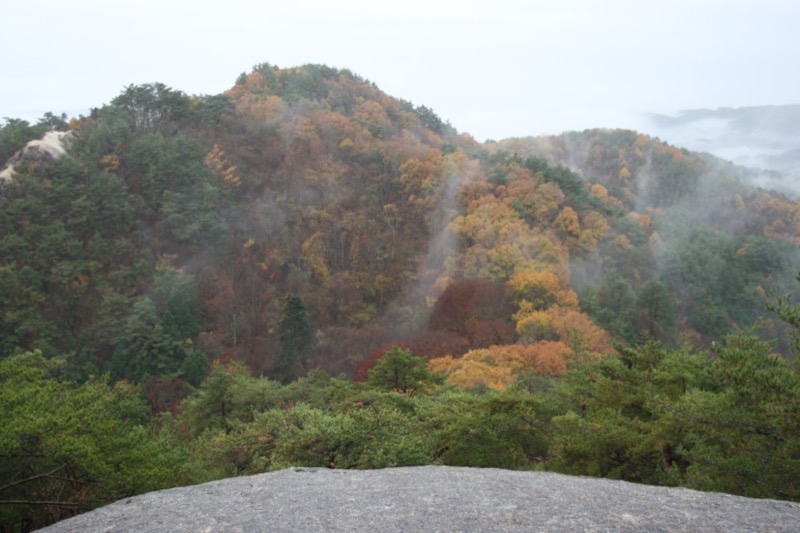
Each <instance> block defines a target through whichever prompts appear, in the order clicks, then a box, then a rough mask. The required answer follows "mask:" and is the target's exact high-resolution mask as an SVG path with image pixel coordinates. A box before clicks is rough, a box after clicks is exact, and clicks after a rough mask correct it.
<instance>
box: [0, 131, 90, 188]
mask: <svg viewBox="0 0 800 533" xmlns="http://www.w3.org/2000/svg"><path fill="white" fill-rule="evenodd" d="M76 137H77V134H76V133H75V132H74V131H49V132H47V133H45V134H44V137H42V138H41V139H39V140H35V141H30V142H29V143H28V144H26V145H25V146H24V147H23V148H22V149H21V150H19V151H18V152H17V153H15V154H14V155H13V156H11V159H9V160H8V161H7V162H6V165H5V168H3V169H2V172H0V184H2V183H3V182H5V181H11V180H12V179H13V178H14V166H15V165H17V164H18V163H19V162H20V161H54V160H56V159H58V158H59V157H61V156H62V155H64V154H65V153H67V150H68V149H69V147H70V146H72V143H73V142H74V141H75V139H76Z"/></svg>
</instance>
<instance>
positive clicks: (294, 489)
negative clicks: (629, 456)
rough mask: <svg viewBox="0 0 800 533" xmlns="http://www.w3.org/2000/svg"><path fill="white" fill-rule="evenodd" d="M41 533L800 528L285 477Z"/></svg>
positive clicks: (533, 488)
mask: <svg viewBox="0 0 800 533" xmlns="http://www.w3.org/2000/svg"><path fill="white" fill-rule="evenodd" d="M40 531H44V532H47V533H67V532H70V533H72V532H75V533H77V532H81V533H100V532H104V533H111V532H114V533H125V532H131V533H133V532H136V533H145V532H153V533H155V532H159V533H161V532H165V531H169V532H173V533H178V532H191V533H199V532H215V533H216V532H230V533H233V532H241V533H249V532H257V531H269V532H277V531H302V532H306V533H312V532H322V531H325V532H361V531H369V532H374V531H380V532H383V533H390V532H400V531H402V532H406V531H430V532H445V531H484V532H511V531H526V532H527V531H631V532H633V531H637V532H639V531H648V532H652V531H706V532H710V531H720V532H723V531H724V532H735V531H786V532H789V531H791V532H797V531H800V504H795V503H789V502H783V501H776V500H757V499H751V498H744V497H739V496H731V495H727V494H718V493H705V492H697V491H693V490H687V489H676V488H665V487H651V486H646V485H638V484H633V483H626V482H623V481H612V480H602V479H593V478H586V477H574V476H565V475H561V474H555V473H549V472H517V471H509V470H497V469H474V468H455V467H442V466H424V467H408V468H392V469H385V470H328V469H315V468H290V469H286V470H281V471H277V472H271V473H267V474H260V475H255V476H249V477H238V478H231V479H224V480H221V481H215V482H212V483H206V484H203V485H196V486H190V487H180V488H175V489H169V490H163V491H158V492H151V493H148V494H143V495H140V496H136V497H133V498H129V499H125V500H121V501H118V502H116V503H113V504H111V505H108V506H106V507H102V508H100V509H97V510H95V511H92V512H90V513H86V514H83V515H80V516H77V517H74V518H70V519H68V520H64V521H62V522H59V523H57V524H54V525H52V526H49V527H47V528H45V529H43V530H40Z"/></svg>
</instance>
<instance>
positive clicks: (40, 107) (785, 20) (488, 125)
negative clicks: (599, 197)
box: [0, 0, 800, 141]
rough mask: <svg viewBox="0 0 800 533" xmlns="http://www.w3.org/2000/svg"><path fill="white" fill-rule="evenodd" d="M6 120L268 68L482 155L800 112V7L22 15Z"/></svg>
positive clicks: (609, 1) (245, 1)
mask: <svg viewBox="0 0 800 533" xmlns="http://www.w3.org/2000/svg"><path fill="white" fill-rule="evenodd" d="M2 11H3V29H2V31H0V59H1V60H2V61H0V65H2V67H3V74H2V76H0V117H9V118H22V119H25V120H28V121H31V122H34V121H35V120H36V119H38V118H39V117H41V116H42V115H43V114H44V113H45V112H48V111H50V112H53V113H56V114H60V113H62V112H64V113H66V114H67V115H69V116H77V115H80V114H87V113H88V112H89V110H90V109H91V108H94V107H100V106H102V105H103V104H105V103H108V102H109V101H110V100H111V99H113V98H114V97H115V96H117V95H118V94H119V93H120V92H121V91H122V90H123V88H124V87H126V86H127V85H130V84H141V83H149V82H156V81H157V82H162V83H165V84H166V85H168V86H170V87H172V88H174V89H179V90H181V91H183V92H185V93H188V94H218V93H220V92H223V91H225V90H226V89H228V88H230V87H231V86H232V85H233V84H234V83H235V80H236V78H237V77H238V75H239V74H241V73H242V72H249V71H250V70H251V69H252V67H253V66H254V65H256V64H259V63H263V62H268V63H271V64H273V65H276V66H278V67H281V68H285V67H292V66H298V65H302V64H306V63H317V64H325V65H329V66H332V67H337V68H347V69H349V70H351V71H352V72H354V73H356V74H358V75H360V76H362V77H363V78H366V79H368V80H370V81H372V82H374V83H375V84H376V85H377V86H378V87H380V88H381V89H382V90H383V91H385V92H386V93H388V94H390V95H392V96H395V97H398V98H403V99H405V100H409V101H411V102H413V103H414V104H416V105H425V106H427V107H430V108H432V109H433V110H434V111H435V112H436V113H437V114H438V115H439V116H440V117H441V118H442V119H444V120H447V121H449V122H450V123H451V124H452V125H453V126H454V127H455V128H456V129H457V130H459V131H461V132H466V133H469V134H470V135H472V136H473V137H474V138H475V139H476V140H478V141H485V140H487V139H495V140H500V139H503V138H508V137H516V136H527V135H539V134H557V133H561V132H562V131H567V130H582V129H585V128H592V127H606V128H617V127H624V128H633V129H638V130H639V131H644V132H645V133H649V132H648V131H646V128H647V126H646V125H645V124H646V122H645V117H646V116H647V115H648V114H649V113H661V114H676V113H677V112H679V111H680V110H684V109H697V108H712V109H715V108H718V107H743V106H752V105H781V104H794V103H800V92H798V88H800V67H799V66H800V2H797V0H786V1H779V0H759V1H747V2H745V1H739V0H727V1H722V0H692V1H684V0H672V1H670V2H648V1H643V0H598V1H593V0H549V1H538V0H533V1H518V0H493V1H490V2H486V1H484V2H478V1H472V0H460V1H450V0H440V1H437V0H403V1H391V2H380V1H377V0H337V1H335V2H333V1H330V0H328V1H324V0H313V1H303V0H281V1H280V2H275V1H272V0H266V1H262V2H252V0H226V1H224V2H210V1H205V0H191V1H185V0H174V1H173V0H139V1H132V0H115V1H113V2H112V1H108V0H70V1H69V2H65V1H63V0H58V1H52V0H25V1H24V2H23V1H15V2H11V1H10V0H9V1H8V2H7V5H6V6H5V7H4V8H3V10H2Z"/></svg>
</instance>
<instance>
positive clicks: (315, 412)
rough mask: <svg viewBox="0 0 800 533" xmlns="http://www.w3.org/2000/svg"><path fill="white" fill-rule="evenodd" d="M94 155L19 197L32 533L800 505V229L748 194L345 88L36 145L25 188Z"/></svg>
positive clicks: (638, 150)
mask: <svg viewBox="0 0 800 533" xmlns="http://www.w3.org/2000/svg"><path fill="white" fill-rule="evenodd" d="M66 128H70V129H72V130H73V131H75V132H76V134H77V140H76V141H75V142H74V143H73V145H72V146H71V148H70V150H69V151H68V153H67V154H66V155H65V156H63V157H61V158H60V159H58V160H56V161H53V160H41V161H40V160H28V161H25V160H23V161H19V162H17V163H16V164H15V168H14V170H15V171H16V173H15V175H14V177H13V180H12V181H11V182H9V183H5V184H3V186H2V189H0V365H1V366H0V380H2V385H3V386H2V389H0V401H2V405H3V406H4V407H5V412H6V413H8V417H7V418H8V420H9V423H8V424H5V425H4V427H3V430H2V431H0V463H1V464H0V468H2V479H0V513H3V515H2V516H3V520H2V522H3V523H8V524H13V525H12V526H10V527H11V530H18V529H29V528H33V527H37V526H39V525H42V524H44V523H47V522H49V521H52V520H56V519H58V518H60V517H63V516H66V515H68V514H70V513H74V512H79V511H81V510H84V509H88V508H91V507H93V506H95V505H99V504H101V503H103V502H106V501H109V500H111V499H115V498H119V497H123V496H126V495H128V494H133V493H136V492H141V491H144V490H151V489H154V488H161V487H167V486H172V485H176V484H182V483H191V482H201V481H206V480H210V479H216V478H219V477H223V476H229V475H237V474H243V473H254V472H262V471H265V470H270V469H275V468H280V467H282V466H286V465H291V464H306V465H318V466H329V467H341V468H374V467H384V466H394V465H413V464H430V463H434V464H452V465H471V466H500V467H508V468H547V469H554V470H558V471H563V472H571V473H579V474H587V475H600V476H608V477H616V478H620V479H627V480H631V481H637V482H645V483H655V484H665V485H682V486H690V487H696V488H701V489H708V490H724V491H729V492H734V493H738V494H747V495H753V496H770V497H777V498H790V499H798V498H800V495H798V487H797V486H796V482H795V481H794V480H795V479H797V478H798V476H797V474H798V465H797V464H796V461H797V456H798V450H797V446H798V443H797V435H798V431H797V430H798V428H797V427H796V424H795V422H794V421H796V420H798V417H797V409H798V401H797V398H798V396H797V395H798V385H797V374H796V369H795V367H794V366H793V364H792V363H788V362H786V360H790V359H792V358H793V357H794V354H795V351H794V350H793V348H792V340H793V337H792V336H791V335H789V334H787V333H786V332H785V331H784V329H785V325H784V322H783V321H785V322H786V323H788V324H789V325H790V326H793V327H794V328H795V329H796V326H797V323H798V320H797V315H798V312H797V308H796V307H795V306H796V299H794V298H792V297H791V296H783V297H781V298H777V297H775V296H774V295H775V294H779V293H782V291H784V290H787V289H789V288H790V287H791V286H792V284H793V283H794V277H795V274H796V273H797V271H798V270H800V254H798V244H800V241H798V234H799V233H800V225H798V224H800V204H798V203H797V202H794V201H792V200H790V199H787V198H786V197H784V196H782V195H780V194H777V193H774V192H770V191H764V190H760V189H756V188H754V187H751V186H749V185H747V182H746V179H747V178H748V174H747V172H748V171H747V170H745V169H740V168H737V167H733V166H732V165H729V164H727V163H724V162H722V161H719V160H716V159H714V158H712V157H710V156H706V155H700V154H693V153H690V152H687V151H685V150H681V149H678V148H675V147H672V146H669V145H667V144H665V143H662V142H660V141H658V140H657V139H653V138H650V137H647V136H645V135H640V134H637V133H634V132H628V131H619V130H617V131H607V130H591V131H586V132H581V133H568V134H564V135H561V136H558V137H542V138H535V139H533V138H528V139H512V140H508V141H503V142H500V143H487V144H479V143H477V142H475V141H474V140H473V139H472V138H471V137H469V135H466V134H463V133H462V134H459V133H458V132H457V131H456V130H455V129H454V128H453V127H452V126H451V125H450V124H449V123H447V122H445V121H443V120H441V119H440V118H439V117H438V116H437V115H436V114H435V113H434V112H433V111H432V110H431V109H429V108H426V107H424V106H415V105H413V104H412V103H410V102H406V101H403V100H398V99H395V98H392V97H390V96H388V95H386V94H385V93H383V92H382V91H380V90H379V89H378V88H377V87H375V85H374V84H371V83H369V82H367V81H366V80H363V79H362V78H360V77H358V76H356V75H354V74H353V73H351V72H349V71H347V70H337V69H332V68H329V67H325V66H320V65H306V66H304V67H299V68H292V69H279V68H277V67H274V66H272V65H269V64H261V65H258V66H256V67H255V68H254V69H253V70H252V72H250V73H245V74H242V75H241V76H240V77H239V79H238V80H237V81H236V84H235V85H234V86H233V87H232V88H231V89H230V90H229V91H227V92H226V93H225V94H221V95H211V96H208V95H206V96H189V95H186V94H184V93H182V92H181V91H178V90H174V89H171V88H169V87H166V86H164V85H163V84H159V83H154V84H147V85H140V86H130V87H127V88H125V89H124V90H123V91H122V92H121V94H120V95H119V96H117V97H116V98H114V99H113V100H112V101H111V102H110V103H109V104H107V105H104V106H102V107H100V108H98V109H95V110H93V111H92V113H91V114H90V115H89V116H88V117H80V118H76V119H72V120H71V121H70V122H69V123H67V122H66V117H63V116H62V117H60V118H59V117H56V116H54V115H52V114H48V115H46V116H45V117H43V119H42V120H41V121H40V122H39V123H38V124H35V125H31V124H29V123H27V122H25V121H20V120H6V122H5V123H4V124H3V125H2V127H1V128H0V157H2V158H5V159H7V158H8V157H10V156H11V155H12V154H14V153H15V152H16V151H17V150H19V149H20V148H21V147H22V146H24V145H25V143H26V142H28V141H30V140H32V139H36V138H39V137H40V136H41V135H42V134H43V133H44V132H46V131H48V130H50V129H60V130H63V129H66ZM768 306H770V307H771V308H772V311H777V313H773V312H771V311H770V310H768V309H767V307H768ZM746 328H752V329H748V331H749V333H747V334H745V335H742V334H737V335H738V336H734V337H730V338H729V337H728V336H729V335H730V334H732V333H736V332H739V331H740V330H742V329H746ZM726 338H727V339H728V340H727V341H726V340H725V339H726ZM760 339H765V340H760ZM794 341H795V348H796V337H794ZM773 352H774V353H775V354H778V355H773ZM254 376H263V377H259V378H256V377H254ZM332 376H338V377H335V378H334V377H332ZM101 436H104V437H106V436H107V438H108V441H107V442H106V441H104V440H103V439H101ZM57 442H69V443H70V444H69V446H67V447H60V446H57V445H56V444H55V443H57Z"/></svg>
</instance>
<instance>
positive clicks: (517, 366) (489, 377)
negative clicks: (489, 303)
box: [429, 345, 528, 390]
mask: <svg viewBox="0 0 800 533" xmlns="http://www.w3.org/2000/svg"><path fill="white" fill-rule="evenodd" d="M519 352H520V350H519V349H518V348H517V347H516V345H511V346H490V347H489V348H482V349H479V350H470V351H469V352H467V353H466V354H464V356H463V357H460V358H457V359H456V358H454V357H452V356H450V355H447V356H444V357H438V358H436V359H432V360H431V361H430V363H429V364H430V368H431V371H432V372H435V373H440V374H445V375H446V376H447V382H448V383H451V384H453V385H458V386H460V387H476V386H478V385H485V386H487V387H489V388H491V389H496V390H505V389H506V387H508V386H509V385H511V384H512V383H514V382H515V381H516V380H517V376H518V375H519V373H520V372H521V371H522V370H524V369H525V368H527V367H528V364H527V362H526V360H525V358H524V357H523V356H522V355H520V353H519Z"/></svg>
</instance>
